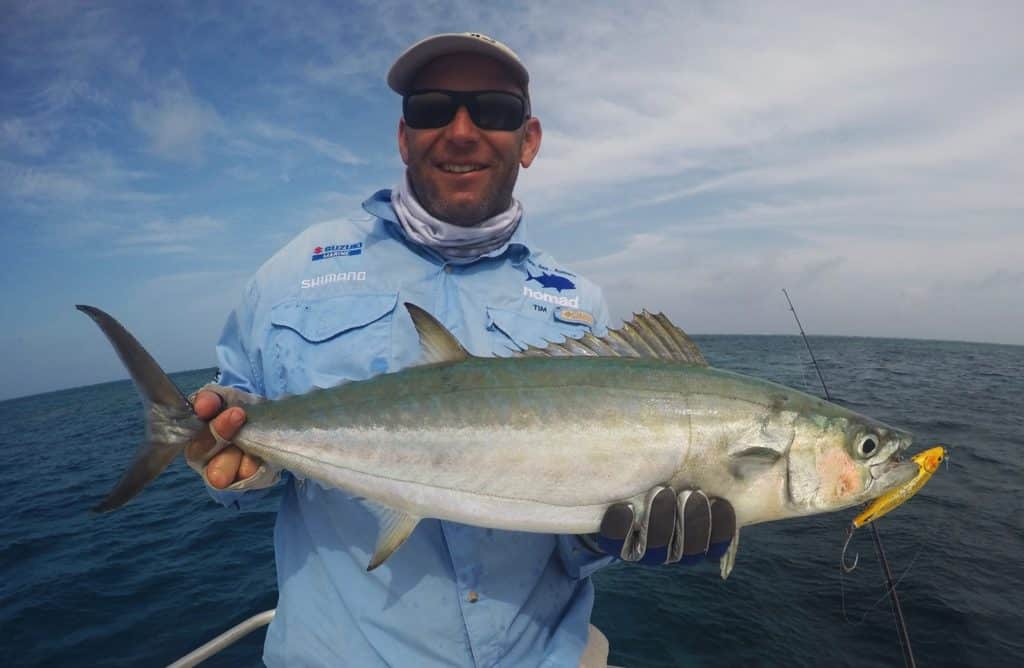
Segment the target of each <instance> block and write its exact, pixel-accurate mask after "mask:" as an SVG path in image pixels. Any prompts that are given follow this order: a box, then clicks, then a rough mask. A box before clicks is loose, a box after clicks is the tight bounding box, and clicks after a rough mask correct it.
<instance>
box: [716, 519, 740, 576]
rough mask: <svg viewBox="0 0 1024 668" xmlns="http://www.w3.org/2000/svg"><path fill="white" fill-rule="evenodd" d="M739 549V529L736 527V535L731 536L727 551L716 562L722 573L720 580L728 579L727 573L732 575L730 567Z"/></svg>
mask: <svg viewBox="0 0 1024 668" xmlns="http://www.w3.org/2000/svg"><path fill="white" fill-rule="evenodd" d="M739 549H740V528H739V527H736V533H734V534H733V536H732V542H731V543H729V549H728V550H727V551H726V553H725V554H724V555H722V558H721V559H720V560H719V562H718V567H719V569H720V570H721V573H722V579H723V580H724V579H726V578H727V577H729V573H732V567H733V565H734V564H735V563H736V551H737V550H739Z"/></svg>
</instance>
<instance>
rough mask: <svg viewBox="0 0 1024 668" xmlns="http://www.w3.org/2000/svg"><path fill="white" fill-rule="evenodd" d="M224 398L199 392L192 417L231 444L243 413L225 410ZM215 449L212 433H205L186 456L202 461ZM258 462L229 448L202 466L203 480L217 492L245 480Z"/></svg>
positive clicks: (253, 473) (230, 409) (239, 451)
mask: <svg viewBox="0 0 1024 668" xmlns="http://www.w3.org/2000/svg"><path fill="white" fill-rule="evenodd" d="M225 405H226V403H225V401H224V399H222V398H221V396H220V395H219V394H217V393H216V392H212V391H210V390H200V391H199V393H198V394H196V396H195V399H194V400H193V402H192V407H193V408H194V409H195V412H196V415H197V416H198V417H199V419H201V420H209V421H210V426H211V427H212V428H213V430H214V431H215V432H216V433H217V434H218V435H219V436H220V437H221V439H223V440H225V441H231V440H232V439H233V438H234V437H235V435H236V434H237V433H238V430H239V429H241V428H242V425H243V424H245V411H244V410H243V409H241V408H239V407H237V406H234V407H231V408H227V409H225V408H224V406H225ZM216 447H217V441H216V439H215V438H214V437H213V436H212V434H206V433H205V432H204V435H203V436H202V437H200V438H197V439H196V440H195V441H193V442H192V443H190V444H189V445H188V448H187V449H186V455H187V456H188V458H189V459H191V460H199V461H202V460H204V459H205V458H206V456H207V454H208V453H209V452H211V451H213V450H214V449H215V448H216ZM260 463H261V461H260V460H259V459H258V458H256V457H252V456H250V455H247V454H245V453H243V452H242V451H241V450H239V449H238V448H237V447H236V446H234V445H229V446H227V447H226V448H224V449H223V450H221V451H220V452H218V453H217V454H216V455H214V456H213V458H211V459H210V461H209V462H207V464H206V479H207V480H208V481H209V482H210V485H212V486H213V487H216V488H217V489H224V488H225V487H227V486H228V485H230V484H232V483H234V482H237V481H239V480H245V479H246V478H250V477H252V476H253V475H255V474H256V471H257V470H258V469H259V467H260Z"/></svg>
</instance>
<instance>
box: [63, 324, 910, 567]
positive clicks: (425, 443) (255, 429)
mask: <svg viewBox="0 0 1024 668" xmlns="http://www.w3.org/2000/svg"><path fill="white" fill-rule="evenodd" d="M79 308H80V309H81V310H82V311H84V312H85V313H87V314H88V315H89V316H90V317H92V318H93V320H95V321H96V323H97V324H98V325H99V326H100V328H101V329H102V330H103V332H104V333H105V334H106V335H107V337H108V339H110V341H111V343H112V344H113V345H114V347H115V349H116V350H117V352H118V354H119V356H120V357H121V359H122V361H124V363H125V365H126V366H127V367H128V369H129V371H130V372H131V374H132V379H133V380H134V381H135V383H136V385H137V387H138V388H139V389H140V392H141V393H142V395H143V397H144V398H145V400H146V405H147V410H148V416H147V435H148V439H147V441H146V442H144V443H143V445H142V446H141V447H140V449H139V451H138V453H137V454H136V457H135V460H134V461H133V463H132V465H131V466H130V467H129V468H128V469H127V470H126V472H125V473H124V475H122V477H121V479H120V481H119V482H118V484H117V485H116V486H115V488H114V489H113V490H112V491H111V493H110V494H109V495H108V496H107V498H106V499H105V500H104V501H103V502H102V503H101V504H100V505H99V506H98V507H97V509H98V510H101V511H106V510H112V509H114V508H117V507H119V506H120V505H123V504H124V503H126V502H127V501H128V500H129V499H131V498H132V497H133V496H134V495H135V494H137V493H138V492H139V491H140V490H141V489H142V488H143V487H144V486H145V485H146V484H147V483H148V482H149V481H150V480H152V479H153V478H154V477H155V476H156V475H158V474H159V473H160V471H162V470H163V468H165V467H166V466H167V464H169V463H170V462H171V461H172V460H173V459H174V457H175V456H176V455H177V454H179V453H180V452H181V451H182V450H183V449H184V448H185V445H187V444H188V443H189V442H190V441H192V440H193V439H198V438H200V437H201V435H202V432H203V431H204V430H205V429H206V427H205V425H204V424H203V423H202V422H201V421H199V420H198V419H197V418H196V416H195V415H194V413H193V412H192V407H191V405H190V404H189V403H188V402H187V401H186V400H185V399H184V397H182V396H181V394H180V392H179V391H178V390H177V388H175V387H174V385H173V383H172V382H171V381H170V379H169V378H168V377H167V376H166V374H164V373H163V371H162V370H161V369H160V368H159V366H158V365H157V364H156V362H155V361H154V360H153V359H152V357H150V356H149V354H148V353H147V352H146V351H145V350H144V349H143V348H142V346H141V345H140V344H139V343H138V341H136V340H135V338H134V337H132V336H131V334H130V333H128V331H127V330H125V329H124V328H123V327H122V326H121V325H120V324H119V323H118V322H117V321H116V320H114V319H113V318H111V317H110V316H109V315H107V314H106V313H103V312H102V311H100V310H99V309H96V308H94V307H88V306H81V307H79ZM406 308H407V309H408V310H409V314H410V316H411V317H412V320H413V324H414V325H415V326H416V329H417V332H418V333H419V335H420V340H421V343H422V346H423V352H424V358H425V360H426V361H427V362H428V363H426V364H424V365H423V366H419V367H415V368H410V369H406V370H403V371H400V372H396V373H391V374H386V375H382V376H378V377H376V378H372V379H369V380H365V381H359V382H352V383H348V384H344V385H341V386H338V387H335V388H330V389H325V390H318V391H314V392H311V393H309V394H305V395H302V396H296V397H289V398H285V399H281V400H279V401H268V402H263V403H259V404H254V405H249V406H247V407H246V411H247V415H248V420H247V422H246V424H245V426H244V427H243V428H242V429H241V431H240V432H239V433H238V435H237V436H236V438H235V443H236V444H237V445H238V446H239V447H241V448H242V449H243V450H245V451H246V452H249V453H250V454H253V455H255V456H258V457H260V458H261V459H263V460H264V461H265V462H267V464H268V465H270V466H271V467H272V468H277V469H286V470H288V471H291V472H292V473H293V474H295V475H296V476H298V477H300V478H307V479H312V480H315V481H318V482H319V483H320V484H323V485H326V486H328V487H334V488H339V489H342V490H345V491H347V492H348V493H350V494H352V495H355V496H361V497H365V498H366V499H368V500H370V501H373V502H375V504H374V507H375V508H376V509H377V510H376V511H374V512H377V513H378V514H379V517H380V521H381V527H382V534H381V538H380V542H379V543H378V546H377V549H376V550H375V553H374V556H373V558H372V559H371V562H370V566H369V567H370V568H371V569H372V568H375V567H376V566H378V565H380V564H381V563H383V561H384V560H385V559H386V558H387V556H388V555H389V554H391V553H392V552H394V550H396V549H398V547H399V546H400V545H401V544H402V542H403V541H404V540H405V537H407V536H408V535H409V533H410V532H411V531H413V530H414V528H415V526H416V522H417V521H418V520H419V519H420V518H423V517H433V518H440V519H447V520H453V521H458V522H465V523H469V524H474V525H478V526H484V527H492V528H498V529H513V530H524V531H541V532H547V533H591V532H594V531H596V530H597V529H598V527H599V525H600V522H601V518H602V517H603V515H604V512H605V511H606V510H607V508H608V506H609V505H611V504H613V503H618V502H628V503H631V504H633V506H634V508H635V510H636V515H637V516H638V517H642V516H644V513H645V503H646V498H647V496H648V494H649V492H650V490H652V488H656V487H659V486H669V487H672V488H673V489H675V490H677V491H682V490H692V489H699V490H703V491H704V492H706V493H707V494H708V495H709V496H711V497H721V498H724V499H728V500H729V502H730V503H731V504H732V506H733V507H734V509H735V512H736V526H737V530H738V529H739V527H742V526H746V525H749V524H754V523H757V522H765V521H772V520H779V519H785V518H789V517H798V516H803V515H811V514H815V513H823V512H831V511H835V510H840V509H843V508H847V507H850V506H853V505H856V504H858V503H862V502H865V501H869V500H871V499H873V498H876V497H879V496H881V495H883V494H885V493H887V492H889V491H890V490H893V489H896V488H898V487H899V486H901V485H903V484H905V483H906V482H907V481H909V480H910V479H911V478H913V477H914V475H916V473H917V470H918V467H917V465H916V464H913V463H907V462H902V461H901V457H900V453H901V452H902V451H903V450H905V449H906V448H907V447H908V446H909V444H910V442H911V437H910V435H909V434H908V433H906V432H903V431H900V430H898V429H894V428H892V427H889V426H887V425H884V424H882V423H880V422H878V421H875V420H872V419H871V418H868V417H865V416H863V415H859V414H857V413H854V412H853V411H850V410H847V409H845V408H843V407H841V406H837V405H835V404H832V403H828V402H825V401H822V400H820V399H818V398H816V397H812V396H810V395H807V394H804V393H801V392H798V391H796V390H793V389H790V388H787V387H784V386H781V385H777V384H774V383H771V382H768V381H764V380H760V379H756V378H751V377H748V376H743V375H740V374H736V373H731V372H728V371H722V370H718V369H712V368H710V367H708V366H707V363H706V361H705V360H704V358H703V355H701V354H700V351H699V350H698V349H697V347H696V345H695V344H694V343H693V342H692V341H691V340H690V339H689V337H687V336H686V334H684V333H683V332H682V330H680V329H678V328H677V327H675V326H674V325H672V323H671V322H669V320H668V319H667V318H665V316H663V315H661V314H658V315H653V316H652V315H650V314H648V313H647V312H646V311H645V312H644V313H643V314H641V315H640V316H636V317H634V320H633V321H632V322H631V323H628V324H627V325H625V326H623V327H622V328H621V329H619V330H612V331H610V332H609V334H608V336H607V337H605V338H602V339H598V338H596V337H593V336H589V335H588V336H589V338H588V337H584V339H583V340H582V342H581V343H580V345H584V344H585V347H586V348H587V351H588V352H590V353H595V354H596V355H592V354H587V355H585V356H580V355H579V352H580V350H579V349H578V346H577V345H576V344H574V343H562V344H559V343H549V344H548V345H547V346H546V347H545V348H543V349H541V348H533V347H531V348H528V349H527V350H525V351H523V353H522V355H523V356H521V357H517V358H512V359H507V358H486V359H485V358H473V357H470V356H469V355H468V353H466V351H465V350H464V349H463V348H462V346H461V345H460V344H459V343H458V341H457V340H456V339H455V338H454V337H453V336H452V335H451V333H450V332H448V331H447V330H446V329H445V328H444V327H443V326H442V325H441V324H440V323H439V322H438V321H437V320H436V319H434V318H433V317H432V316H430V314H428V313H426V312H425V311H423V310H422V309H419V308H418V307H416V306H414V305H411V304H406ZM666 341H667V342H671V345H669V344H668V343H665V344H664V345H657V344H656V343H651V342H666ZM239 484H244V483H239ZM731 545H732V547H731V548H730V553H729V555H727V556H726V558H724V559H723V560H722V564H721V566H722V575H723V577H724V576H726V575H727V574H728V573H729V571H730V570H731V568H732V563H733V560H734V558H735V550H736V546H737V545H738V537H737V539H736V540H734V541H733V542H732V543H731Z"/></svg>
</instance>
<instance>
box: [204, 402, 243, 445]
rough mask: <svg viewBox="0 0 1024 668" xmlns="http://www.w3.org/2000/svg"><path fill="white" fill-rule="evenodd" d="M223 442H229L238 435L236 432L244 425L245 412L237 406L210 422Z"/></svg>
mask: <svg viewBox="0 0 1024 668" xmlns="http://www.w3.org/2000/svg"><path fill="white" fill-rule="evenodd" d="M210 424H211V425H212V426H213V428H214V429H215V430H216V431H217V434H219V435H220V437H221V438H222V439H224V440H225V441H230V440H231V439H233V438H234V437H235V434H237V433H238V430H239V429H241V428H242V425H243V424H245V411H243V410H242V409H241V408H238V407H237V406H236V407H234V408H229V409H227V410H226V411H224V412H223V413H221V414H220V415H218V416H217V417H215V418H213V420H212V421H211V422H210Z"/></svg>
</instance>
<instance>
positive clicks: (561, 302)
mask: <svg viewBox="0 0 1024 668" xmlns="http://www.w3.org/2000/svg"><path fill="white" fill-rule="evenodd" d="M523 296H524V297H529V298H530V299H536V300H537V301H539V302H547V303H548V304H554V305H555V306H571V307H572V308H579V307H580V298H579V297H562V296H561V295H552V294H550V293H547V292H543V291H541V290H533V289H531V288H530V286H528V285H524V286H523Z"/></svg>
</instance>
